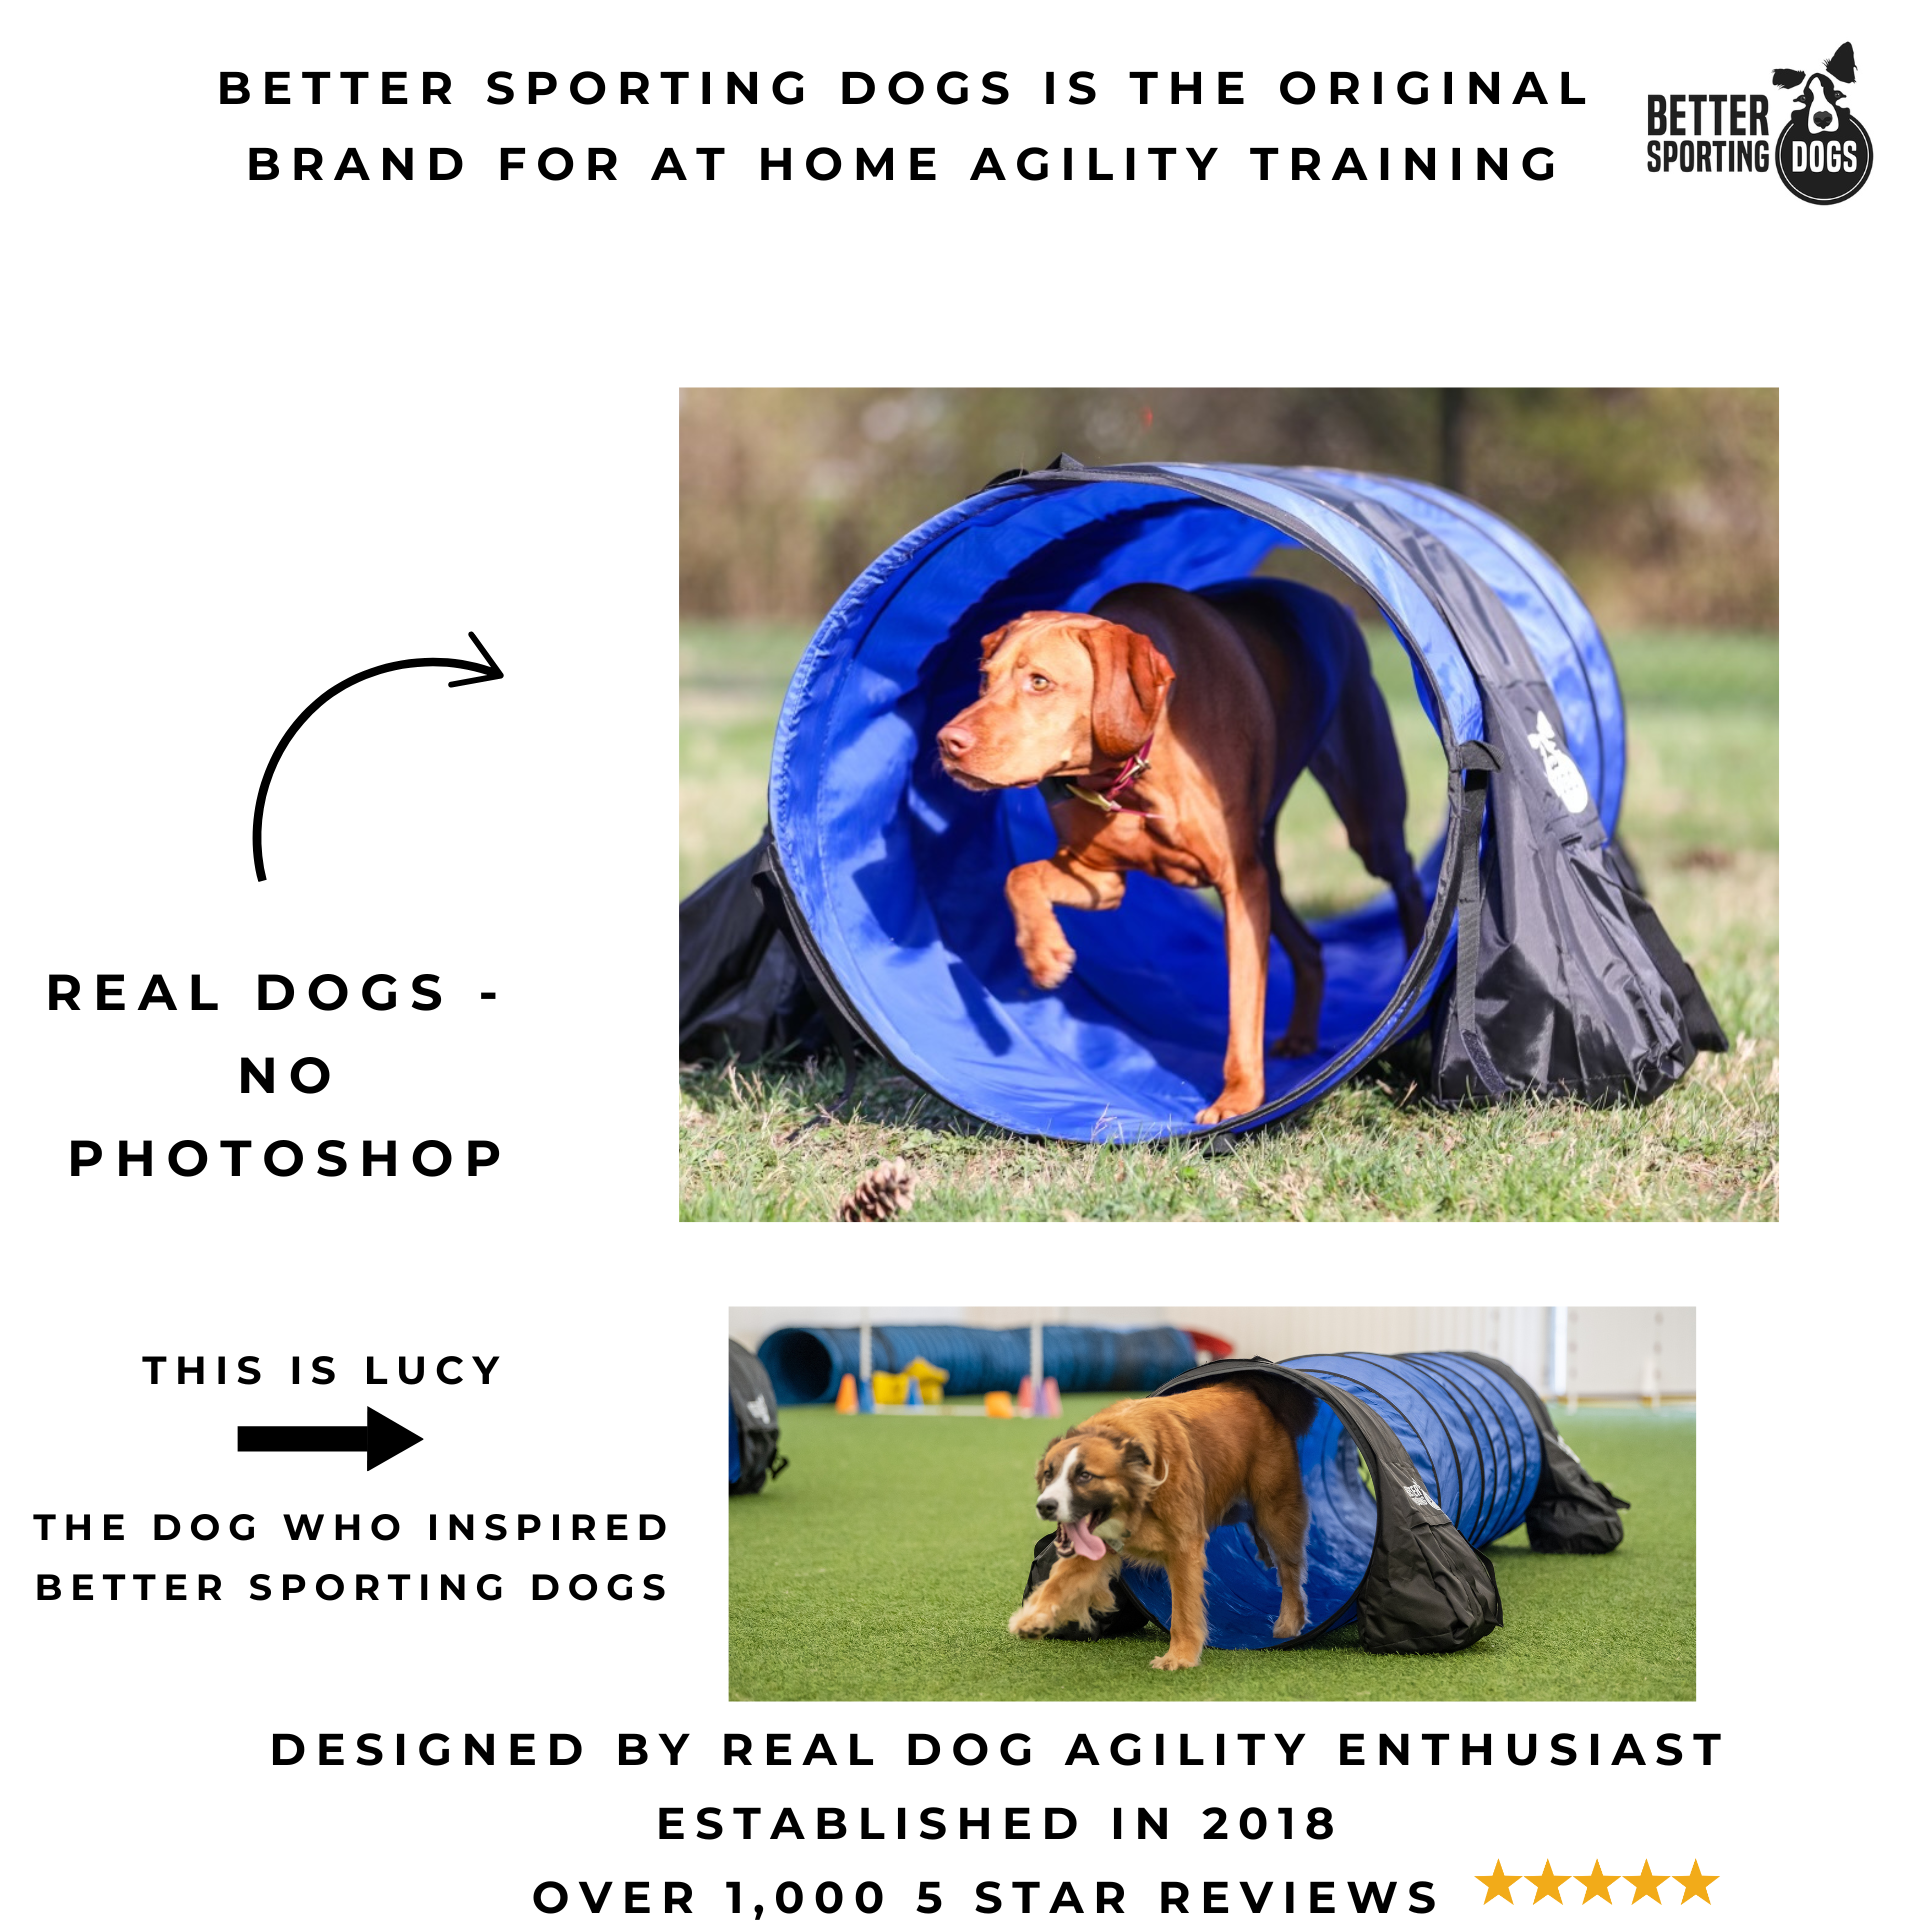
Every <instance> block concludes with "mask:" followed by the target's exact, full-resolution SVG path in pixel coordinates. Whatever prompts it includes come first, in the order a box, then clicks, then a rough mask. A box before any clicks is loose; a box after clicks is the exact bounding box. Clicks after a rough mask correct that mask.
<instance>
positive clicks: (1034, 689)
mask: <svg viewBox="0 0 1920 1920" xmlns="http://www.w3.org/2000/svg"><path fill="white" fill-rule="evenodd" d="M1052 685H1053V682H1052V681H1051V680H1049V679H1048V678H1047V676H1046V675H1045V674H1044V673H1030V674H1028V675H1027V691H1028V692H1029V693H1045V692H1046V691H1047V689H1048V688H1049V687H1051V686H1052Z"/></svg>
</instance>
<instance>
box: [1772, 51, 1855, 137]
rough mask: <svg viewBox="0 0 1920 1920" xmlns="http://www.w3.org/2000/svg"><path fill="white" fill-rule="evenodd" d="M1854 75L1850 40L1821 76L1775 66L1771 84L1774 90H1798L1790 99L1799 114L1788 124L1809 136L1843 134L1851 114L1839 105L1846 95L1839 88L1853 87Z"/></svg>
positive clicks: (1801, 70) (1799, 69) (1835, 54)
mask: <svg viewBox="0 0 1920 1920" xmlns="http://www.w3.org/2000/svg"><path fill="white" fill-rule="evenodd" d="M1854 72H1855V67H1854V60H1853V42H1852V41H1851V40H1848V41H1844V42H1842V44H1841V45H1840V46H1839V47H1837V48H1836V49H1835V51H1834V55H1833V58H1832V59H1831V60H1829V61H1828V62H1827V63H1826V71H1825V72H1824V73H1808V72H1805V71H1804V70H1803V69H1801V68H1799V67H1775V68H1774V70H1773V84H1774V85H1775V86H1776V87H1798V88H1799V89H1800V91H1799V92H1798V93H1796V94H1795V95H1794V96H1793V104H1794V106H1795V107H1796V108H1797V109H1798V111H1797V112H1796V113H1795V114H1794V116H1793V119H1792V121H1791V122H1790V124H1791V125H1792V126H1794V127H1797V128H1801V129H1804V130H1805V131H1806V132H1807V133H1810V134H1829V133H1838V132H1840V131H1842V130H1843V129H1844V127H1845V124H1846V123H1847V122H1848V121H1850V120H1851V119H1852V118H1853V115H1852V114H1851V113H1850V112H1849V111H1848V110H1847V109H1846V108H1845V107H1844V106H1843V105H1842V104H1841V102H1842V101H1844V100H1845V99H1846V97H1847V96H1846V95H1845V94H1844V93H1842V92H1841V91H1840V85H1841V83H1842V82H1845V84H1846V85H1848V86H1852V85H1853V78H1854Z"/></svg>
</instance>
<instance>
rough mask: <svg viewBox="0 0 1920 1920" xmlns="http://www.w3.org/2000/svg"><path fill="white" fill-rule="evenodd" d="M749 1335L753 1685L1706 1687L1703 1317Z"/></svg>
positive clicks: (1512, 1310) (741, 1462) (954, 1696)
mask: <svg viewBox="0 0 1920 1920" xmlns="http://www.w3.org/2000/svg"><path fill="white" fill-rule="evenodd" d="M729 1333H730V1336H731V1338H730V1341H729V1352H728V1364H729V1391H728V1408H729V1417H728V1453H727V1483H728V1495H729V1508H730V1513H729V1518H730V1534H731V1549H730V1565H729V1612H728V1617H729V1642H730V1656H729V1673H730V1688H731V1697H732V1698H734V1699H736V1700H1109V1699H1111V1700H1154V1699H1167V1700H1193V1699H1210V1700H1264V1699H1294V1700H1299V1699H1318V1700H1569V1699H1575V1700H1691V1699H1692V1698H1693V1697H1694V1674H1695V1666H1694V1497H1695V1496H1694V1413H1695V1401H1694V1314H1693V1309H1692V1308H1690V1307H1680V1308H1676V1307H1457V1308H1395V1307H1378V1308H1366V1307H1360V1308H1351V1307H1323V1308H1315V1307H1286V1308H1251V1307H1221V1308H1204V1307H1192V1308H1166V1309H1159V1310H1143V1309H1141V1308H1139V1307H1130V1308H1126V1309H1118V1308H1116V1309H1109V1310H1102V1309H1090V1308H1072V1309H1066V1308H1055V1309H1036V1308H1032V1307H1027V1308H1005V1309H986V1308H979V1307H970V1308H930V1309H924V1310H919V1311H917V1312H916V1313H914V1314H912V1315H902V1314H900V1313H898V1312H896V1311H894V1310H891V1309H881V1308H876V1309H867V1308H857V1307H853V1308H849V1307H817V1308H809V1309H802V1310H800V1311H798V1312H796V1311H795V1310H793V1309H791V1308H783V1309H757V1308H751V1307H735V1308H732V1309H730V1312H729ZM1392 1656H1398V1657H1392Z"/></svg>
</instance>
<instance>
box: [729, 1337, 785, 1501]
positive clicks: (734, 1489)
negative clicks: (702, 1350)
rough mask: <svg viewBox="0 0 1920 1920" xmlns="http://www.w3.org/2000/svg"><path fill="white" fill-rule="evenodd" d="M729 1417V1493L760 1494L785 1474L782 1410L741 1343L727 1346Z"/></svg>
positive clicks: (764, 1373) (769, 1383)
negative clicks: (771, 1482)
mask: <svg viewBox="0 0 1920 1920" xmlns="http://www.w3.org/2000/svg"><path fill="white" fill-rule="evenodd" d="M727 1413H728V1417H729V1419H730V1420H731V1421H732V1425H733V1430H732V1432H731V1434H730V1435H729V1436H728V1440H729V1444H728V1448H727V1464H728V1467H729V1470H730V1471H729V1473H728V1477H727V1492H728V1493H730V1494H734V1493H758V1492H759V1491H760V1489H761V1488H762V1487H764V1486H765V1485H766V1484H767V1482H768V1481H769V1480H772V1479H776V1478H777V1477H778V1476H779V1475H780V1474H781V1473H783V1472H784V1471H785V1470H786V1466H787V1458H786V1456H785V1455H784V1454H783V1453H782V1452H781V1451H780V1409H779V1407H778V1406H777V1405H776V1404H775V1402H774V1398H773V1382H772V1381H771V1380H770V1379H768V1378H767V1370H766V1368H765V1367H763V1366H762V1365H761V1364H760V1362H759V1359H758V1358H757V1357H756V1356H755V1355H753V1354H751V1353H749V1352H748V1351H747V1349H746V1348H745V1347H743V1346H742V1345H741V1344H740V1342H739V1341H738V1340H729V1341H728V1342H727Z"/></svg>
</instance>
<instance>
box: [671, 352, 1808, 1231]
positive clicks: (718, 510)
mask: <svg viewBox="0 0 1920 1920" xmlns="http://www.w3.org/2000/svg"><path fill="white" fill-rule="evenodd" d="M680 429H681V498H680V539H681V556H680V564H681V575H680V608H681V625H680V876H679V882H680V895H681V909H680V1062H681V1065H680V1176H681V1201H680V1204H681V1217H682V1218H683V1219H686V1220H827V1221H836V1222H845V1223H849V1224H858V1223H880V1222H892V1223H895V1224H914V1223H924V1222H927V1221H936V1220H1067V1221H1071V1220H1155V1219H1166V1220H1173V1219H1180V1220H1669V1219H1688V1220H1773V1219H1776V1218H1777V1217H1778V1189H1779V1157H1778V1138H1779V1135H1778V1127H1779V985H1778V973H1779V964H1778V958H1779V911H1778V895H1779V695H1778V665H1779V648H1778V572H1779V513H1778V464H1779V463H1778V395H1777V393H1776V392H1774V391H1773V390H1770V389H1769V390H1735V389H1717V388H1716V389H1596V388H1565V389H1518V388H1512V389H1509V388H1404V389H1391V388H1369V389H1331V388H1330V389H1321V390H1313V389H1275V390H1235V389H1205V390H1187V389H1157V390H1156V389H1146V388H1142V389H1138V390H1131V389H1126V390H1122V389H1100V390H1092V389H1088V390H1009V389H920V390H907V389H887V390H877V389H876V390H851V389H793V390H749V389H689V390H686V391H684V392H683V393H682V396H681V421H680Z"/></svg>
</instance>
